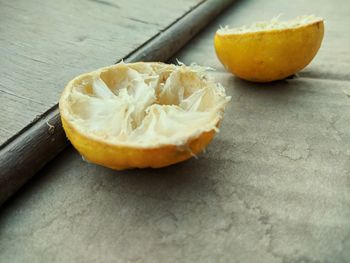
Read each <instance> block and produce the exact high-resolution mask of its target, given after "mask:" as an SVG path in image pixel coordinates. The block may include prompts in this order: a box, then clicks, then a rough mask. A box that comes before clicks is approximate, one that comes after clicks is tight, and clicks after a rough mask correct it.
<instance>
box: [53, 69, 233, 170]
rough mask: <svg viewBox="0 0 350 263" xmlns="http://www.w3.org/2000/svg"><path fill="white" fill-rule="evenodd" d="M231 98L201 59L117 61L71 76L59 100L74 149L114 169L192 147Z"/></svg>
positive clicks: (209, 134)
mask: <svg viewBox="0 0 350 263" xmlns="http://www.w3.org/2000/svg"><path fill="white" fill-rule="evenodd" d="M229 99H230V98H229V97H227V96H226V94H225V89H224V88H223V87H222V86H221V85H220V84H218V83H215V82H213V81H212V80H210V79H209V78H208V76H207V75H206V74H205V70H203V68H201V67H199V66H185V65H183V64H181V65H179V66H176V65H170V64H163V63H155V62H150V63H144V62H139V63H130V64H125V63H120V64H117V65H113V66H110V67H105V68H102V69H99V70H96V71H93V72H91V73H87V74H83V75H80V76H78V77H76V78H75V79H73V80H72V81H70V82H69V83H68V85H67V86H66V87H65V89H64V91H63V93H62V96H61V98H60V102H59V108H60V113H61V120H62V124H63V128H64V130H65V132H66V135H67V137H68V138H69V140H70V141H71V142H72V144H73V146H74V147H75V148H76V149H77V150H78V151H79V152H80V154H81V155H82V156H83V157H84V158H85V159H87V160H88V161H90V162H93V163H96V164H100V165H103V166H106V167H109V168H113V169H118V170H120V169H127V168H136V167H137V168H144V167H154V168H156V167H163V166H167V165H170V164H174V163H177V162H181V161H183V160H186V159H189V158H190V157H192V156H195V155H197V154H198V153H200V152H201V151H202V150H203V149H204V148H205V147H206V146H207V145H208V143H209V142H210V141H211V140H212V138H213V136H214V134H215V132H216V131H217V127H218V125H219V121H220V120H221V118H222V116H223V112H224V108H225V106H226V104H227V102H228V101H229Z"/></svg>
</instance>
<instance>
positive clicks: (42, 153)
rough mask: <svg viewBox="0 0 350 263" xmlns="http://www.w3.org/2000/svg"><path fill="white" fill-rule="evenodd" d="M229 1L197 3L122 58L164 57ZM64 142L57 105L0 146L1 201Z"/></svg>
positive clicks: (177, 47)
mask: <svg viewBox="0 0 350 263" xmlns="http://www.w3.org/2000/svg"><path fill="white" fill-rule="evenodd" d="M232 2H233V1H232V0H220V1H206V2H204V3H203V4H201V5H198V6H197V7H196V8H195V9H193V10H192V11H191V12H189V13H188V14H187V15H185V16H183V17H182V18H181V19H179V20H178V21H176V22H175V23H173V24H172V25H171V26H169V27H168V28H166V30H165V31H164V32H162V33H159V34H157V35H156V36H155V37H154V38H152V40H151V41H148V42H147V43H146V44H145V45H143V46H142V47H141V48H140V49H138V50H137V51H136V52H135V53H133V54H130V55H129V56H126V57H125V60H126V61H139V60H144V61H146V60H155V61H164V60H167V59H168V58H169V57H170V56H171V55H172V54H174V53H175V52H176V51H177V50H178V49H179V48H180V47H181V46H183V45H184V44H185V43H186V42H187V41H189V40H190V39H191V38H192V37H193V36H194V35H195V34H196V33H197V32H198V31H199V30H200V29H201V28H203V27H204V26H205V25H206V24H208V23H209V22H210V21H211V20H212V19H213V18H214V17H215V16H216V15H218V14H219V12H220V11H222V10H223V9H224V8H225V7H227V6H228V5H229V4H230V3H232ZM174 36H175V37H174ZM175 39H176V40H175ZM67 144H68V141H67V140H66V138H65V136H64V133H63V131H62V127H61V122H60V120H59V112H58V109H57V105H56V106H54V107H53V108H51V109H50V110H49V111H48V112H47V113H46V114H43V115H42V116H41V118H40V119H39V120H38V121H36V122H34V123H32V124H31V125H29V126H28V127H26V129H25V130H23V131H22V132H21V133H20V134H18V135H17V137H16V138H15V139H14V140H11V141H9V142H8V143H7V144H5V145H4V146H3V147H2V148H0V171H1V173H2V174H1V176H0V187H1V188H2V189H3V191H2V192H1V194H0V204H1V203H2V202H4V201H5V200H6V199H7V198H8V197H9V196H11V195H12V194H13V193H14V192H15V191H16V190H17V189H19V187H21V186H22V185H23V183H24V182H25V181H27V180H28V179H29V178H31V177H32V176H33V175H34V173H35V172H36V171H38V170H39V169H40V168H41V167H42V166H43V165H44V164H45V163H46V162H48V161H49V160H51V159H52V158H53V157H54V156H55V155H56V154H58V153H59V152H60V151H61V150H62V149H63V148H64V147H65V146H66V145H67Z"/></svg>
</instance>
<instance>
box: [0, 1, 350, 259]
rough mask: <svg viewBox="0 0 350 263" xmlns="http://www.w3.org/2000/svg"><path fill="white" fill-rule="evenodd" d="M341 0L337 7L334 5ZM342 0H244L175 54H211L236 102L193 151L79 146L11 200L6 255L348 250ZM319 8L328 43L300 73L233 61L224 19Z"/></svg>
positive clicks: (1, 227)
mask: <svg viewBox="0 0 350 263" xmlns="http://www.w3.org/2000/svg"><path fill="white" fill-rule="evenodd" d="M339 7H340V8H339ZM348 12H349V4H348V2H347V0H337V1H332V2H331V1H326V0H320V1H318V3H317V5H315V4H314V3H311V1H309V2H307V1H303V0H295V1H293V3H291V2H289V1H283V0H272V1H264V4H262V2H261V1H258V0H251V1H239V2H237V4H236V5H234V6H233V7H232V8H230V9H229V10H227V12H226V13H225V14H224V15H222V16H221V17H220V18H219V19H218V20H216V21H215V22H214V23H212V24H211V26H210V27H208V28H207V29H206V30H205V31H204V32H203V33H202V34H200V35H199V36H198V37H197V38H196V39H195V40H193V41H192V42H191V43H190V44H189V45H188V46H187V47H186V48H184V49H183V50H182V51H181V52H180V53H179V54H177V55H176V58H178V59H179V60H181V61H183V62H185V63H190V62H197V63H199V64H202V65H206V66H211V67H213V68H215V69H217V71H216V72H215V73H212V74H213V76H214V77H215V78H216V79H217V80H218V81H220V82H222V83H223V84H224V85H225V87H226V89H227V93H228V94H229V95H231V96H232V101H231V103H230V104H229V106H228V107H227V110H226V112H225V117H224V120H223V123H222V126H221V130H220V133H218V134H217V136H216V137H215V139H214V141H213V142H212V143H211V144H210V146H209V147H208V149H207V151H206V153H204V154H201V155H200V156H199V158H198V159H191V160H189V161H186V162H183V163H181V164H178V165H174V166H170V167H167V168H164V169H155V170H152V169H145V170H130V171H122V172H117V171H112V170H109V169H105V168H103V167H99V166H96V165H93V164H89V163H86V162H84V161H83V160H82V159H81V157H80V156H79V154H78V153H77V152H76V151H75V150H74V149H72V148H69V149H67V150H66V151H65V152H63V153H62V154H61V155H60V156H58V157H57V158H56V159H55V160H54V161H53V162H51V163H50V164H49V165H47V166H46V167H45V168H44V169H43V170H42V171H41V172H40V173H39V174H38V175H37V176H36V177H35V179H33V180H32V181H31V182H30V183H29V184H28V185H27V186H26V187H25V189H23V190H21V191H20V192H19V193H18V194H17V195H16V196H15V198H13V199H11V200H10V201H9V202H8V203H7V204H6V205H5V206H4V207H2V211H1V215H0V261H1V262H269V263H270V262H271V263H273V262H349V260H350V191H349V190H350V111H349V106H350V95H349V94H350V75H349V73H348V72H350V71H349V70H350V53H349V52H348V47H349V46H350V45H349V44H350V43H349V42H350V41H349V35H350V28H349V27H348V25H349V24H350V23H349V22H350V21H349V20H350V17H349V16H348ZM279 13H286V14H288V15H286V17H293V16H296V15H300V14H310V13H314V14H316V15H319V16H323V17H324V18H325V19H326V32H325V38H324V42H323V45H322V47H321V49H320V51H319V54H318V55H317V57H316V58H315V60H314V61H313V62H312V64H311V65H309V66H308V67H307V68H306V69H305V70H303V71H302V72H300V73H299V74H298V76H297V77H296V78H293V79H288V80H285V81H279V82H275V83H271V84H253V83H248V82H245V81H242V80H239V79H237V78H235V77H233V76H232V75H230V74H228V73H226V72H225V71H224V69H223V67H222V66H221V65H220V64H219V62H218V60H217V59H216V57H215V53H214V50H213V45H212V43H213V39H212V38H213V34H214V32H215V30H216V29H217V28H218V27H219V25H225V24H234V25H240V24H244V23H249V22H251V21H256V20H261V19H268V18H271V17H273V16H275V15H276V14H279Z"/></svg>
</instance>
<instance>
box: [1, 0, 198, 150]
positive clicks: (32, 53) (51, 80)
mask: <svg viewBox="0 0 350 263" xmlns="http://www.w3.org/2000/svg"><path fill="white" fill-rule="evenodd" d="M201 2H203V0H180V1H176V2H175V1H160V0H150V1H147V4H144V1H140V0H136V1H126V0H119V1H107V0H103V1H102V0H90V1H84V0H78V1H65V0H59V1H39V0H29V1H28V0H17V1H5V0H0V32H1V34H0V54H1V58H0V59H1V60H0V76H1V77H0V96H1V99H0V100H1V101H0V103H1V104H0V105H1V106H0V107H1V111H0V127H1V128H2V129H1V130H0V144H2V143H4V142H5V141H6V140H8V139H9V138H10V137H11V135H12V136H13V135H15V134H16V133H18V132H19V131H20V130H21V129H23V128H24V127H25V126H26V125H27V124H29V123H30V122H31V121H33V120H34V119H35V117H36V115H38V114H42V113H44V112H45V111H46V110H47V109H48V108H50V107H52V106H53V105H54V104H55V103H56V102H57V100H58V98H59V95H60V92H61V91H62V88H63V87H64V86H65V84H66V83H67V82H68V81H69V80H70V79H71V78H73V77H74V76H76V75H78V74H80V73H83V72H86V71H90V70H93V69H95V68H98V67H102V66H105V65H110V64H113V63H115V61H116V60H118V59H120V58H123V57H124V56H126V55H127V54H129V53H131V52H132V51H133V50H134V49H136V48H138V47H139V46H140V45H142V44H143V43H145V42H146V41H148V40H149V39H150V38H152V37H154V36H155V35H156V34H158V33H159V32H161V31H162V30H164V28H165V27H167V26H168V25H169V24H171V23H172V22H173V21H175V20H177V19H179V18H180V17H181V16H182V15H183V14H184V13H186V12H188V11H189V10H191V8H193V7H195V6H196V5H198V4H199V3H201ZM155 6H156V8H155ZM28 104H30V105H28ZM3 130H6V131H7V132H3Z"/></svg>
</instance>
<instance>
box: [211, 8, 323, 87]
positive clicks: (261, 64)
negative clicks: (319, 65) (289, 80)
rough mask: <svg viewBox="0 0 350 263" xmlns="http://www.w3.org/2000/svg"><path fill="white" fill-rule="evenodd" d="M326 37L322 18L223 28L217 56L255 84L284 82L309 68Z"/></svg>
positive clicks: (217, 46) (219, 31)
mask: <svg viewBox="0 0 350 263" xmlns="http://www.w3.org/2000/svg"><path fill="white" fill-rule="evenodd" d="M323 35H324V23H323V19H322V18H318V17H315V16H312V15H311V16H301V17H297V18H295V19H293V20H289V21H285V22H283V21H279V19H278V18H275V19H272V20H271V21H269V22H260V23H255V24H252V25H251V26H248V27H247V26H243V27H239V28H229V27H225V28H221V29H219V30H218V31H217V32H216V34H215V38H214V46H215V50H216V54H217V56H218V58H219V60H220V61H221V63H222V64H223V65H224V66H225V68H226V69H227V70H228V71H230V72H232V73H233V74H234V75H236V76H238V77H240V78H242V79H245V80H249V81H254V82H269V81H275V80H280V79H284V78H286V77H288V76H290V75H293V74H295V73H296V72H298V71H300V70H301V69H303V68H304V67H306V66H307V65H308V64H309V63H310V62H311V60H312V59H313V58H314V57H315V55H316V53H317V51H318V50H319V48H320V46H321V42H322V39H323Z"/></svg>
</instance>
